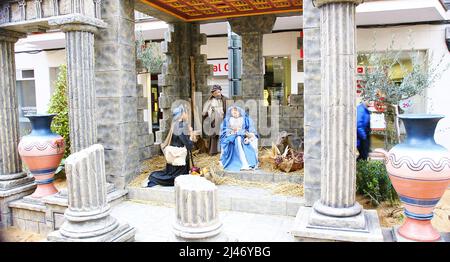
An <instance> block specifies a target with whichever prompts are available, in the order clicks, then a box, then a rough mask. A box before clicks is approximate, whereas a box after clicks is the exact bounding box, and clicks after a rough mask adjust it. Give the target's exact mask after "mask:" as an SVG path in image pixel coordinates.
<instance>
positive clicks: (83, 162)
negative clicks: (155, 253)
mask: <svg viewBox="0 0 450 262" xmlns="http://www.w3.org/2000/svg"><path fill="white" fill-rule="evenodd" d="M66 174H67V190H68V193H69V207H68V208H67V209H66V211H65V213H64V217H65V219H66V221H65V222H64V223H63V224H62V226H61V228H60V229H59V230H58V231H55V232H52V233H50V234H49V235H48V240H49V241H57V242H74V241H80V242H81V241H83V242H84V241H86V242H128V241H134V235H135V229H134V228H131V227H130V226H129V225H128V224H122V225H121V224H120V223H119V221H117V220H116V219H115V218H114V217H112V216H111V215H110V213H111V207H110V205H109V204H108V202H107V197H106V174H105V155H104V149H103V146H102V145H99V144H96V145H93V146H90V147H89V148H86V149H83V150H81V151H79V152H78V153H75V154H72V155H70V156H69V157H68V158H67V160H66Z"/></svg>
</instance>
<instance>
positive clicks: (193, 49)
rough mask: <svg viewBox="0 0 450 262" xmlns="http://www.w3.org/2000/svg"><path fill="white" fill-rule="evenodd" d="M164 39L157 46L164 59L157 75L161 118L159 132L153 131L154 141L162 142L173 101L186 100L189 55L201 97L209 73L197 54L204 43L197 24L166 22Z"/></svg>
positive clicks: (206, 85)
mask: <svg viewBox="0 0 450 262" xmlns="http://www.w3.org/2000/svg"><path fill="white" fill-rule="evenodd" d="M164 38H165V39H164V41H163V42H162V44H161V45H162V51H163V53H164V54H165V55H166V61H165V62H164V63H163V66H162V73H161V74H160V75H158V85H159V86H160V87H161V96H160V98H159V107H160V108H161V110H162V112H163V119H161V120H160V122H159V123H160V131H157V132H156V143H157V144H159V143H161V142H162V141H164V139H165V138H166V136H167V133H168V131H169V129H170V123H171V107H172V105H173V103H174V102H175V101H176V100H179V99H182V100H185V101H190V97H191V73H190V69H191V67H190V57H191V56H193V57H194V61H195V80H196V91H197V92H202V94H203V95H204V98H206V97H207V96H208V95H209V88H208V77H210V76H212V74H213V69H212V65H208V64H207V58H206V55H203V54H201V53H200V46H201V45H205V44H206V35H204V34H200V25H198V24H194V23H174V24H169V30H168V31H167V32H166V34H165V37H164ZM203 101H205V99H203Z"/></svg>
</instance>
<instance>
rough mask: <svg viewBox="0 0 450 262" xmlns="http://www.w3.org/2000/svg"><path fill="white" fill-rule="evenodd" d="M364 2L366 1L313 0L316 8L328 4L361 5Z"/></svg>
mask: <svg viewBox="0 0 450 262" xmlns="http://www.w3.org/2000/svg"><path fill="white" fill-rule="evenodd" d="M362 2H364V0H313V4H314V6H315V7H321V6H323V5H326V4H336V3H348V4H355V5H359V4H361V3H362Z"/></svg>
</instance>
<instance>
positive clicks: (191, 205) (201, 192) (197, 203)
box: [173, 175, 225, 241]
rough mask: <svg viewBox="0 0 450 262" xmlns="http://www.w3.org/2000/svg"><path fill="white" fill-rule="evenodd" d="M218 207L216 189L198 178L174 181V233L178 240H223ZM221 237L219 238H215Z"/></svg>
mask: <svg viewBox="0 0 450 262" xmlns="http://www.w3.org/2000/svg"><path fill="white" fill-rule="evenodd" d="M221 230H222V222H220V219H219V210H218V205H217V187H216V185H214V184H213V183H211V182H210V181H208V180H206V179H205V178H203V177H199V176H191V175H185V176H179V177H177V178H176V179H175V223H174V225H173V232H174V234H175V236H176V238H178V240H185V241H195V240H197V241H205V240H212V239H213V238H214V239H215V241H221V240H225V238H224V235H221V236H218V235H219V234H220V233H221ZM218 237H220V238H218Z"/></svg>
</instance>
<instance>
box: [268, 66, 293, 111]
mask: <svg viewBox="0 0 450 262" xmlns="http://www.w3.org/2000/svg"><path fill="white" fill-rule="evenodd" d="M290 94H291V60H290V58H289V57H265V74H264V104H265V105H266V106H269V105H270V104H271V101H272V100H278V101H280V105H287V104H288V97H289V95H290Z"/></svg>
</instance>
